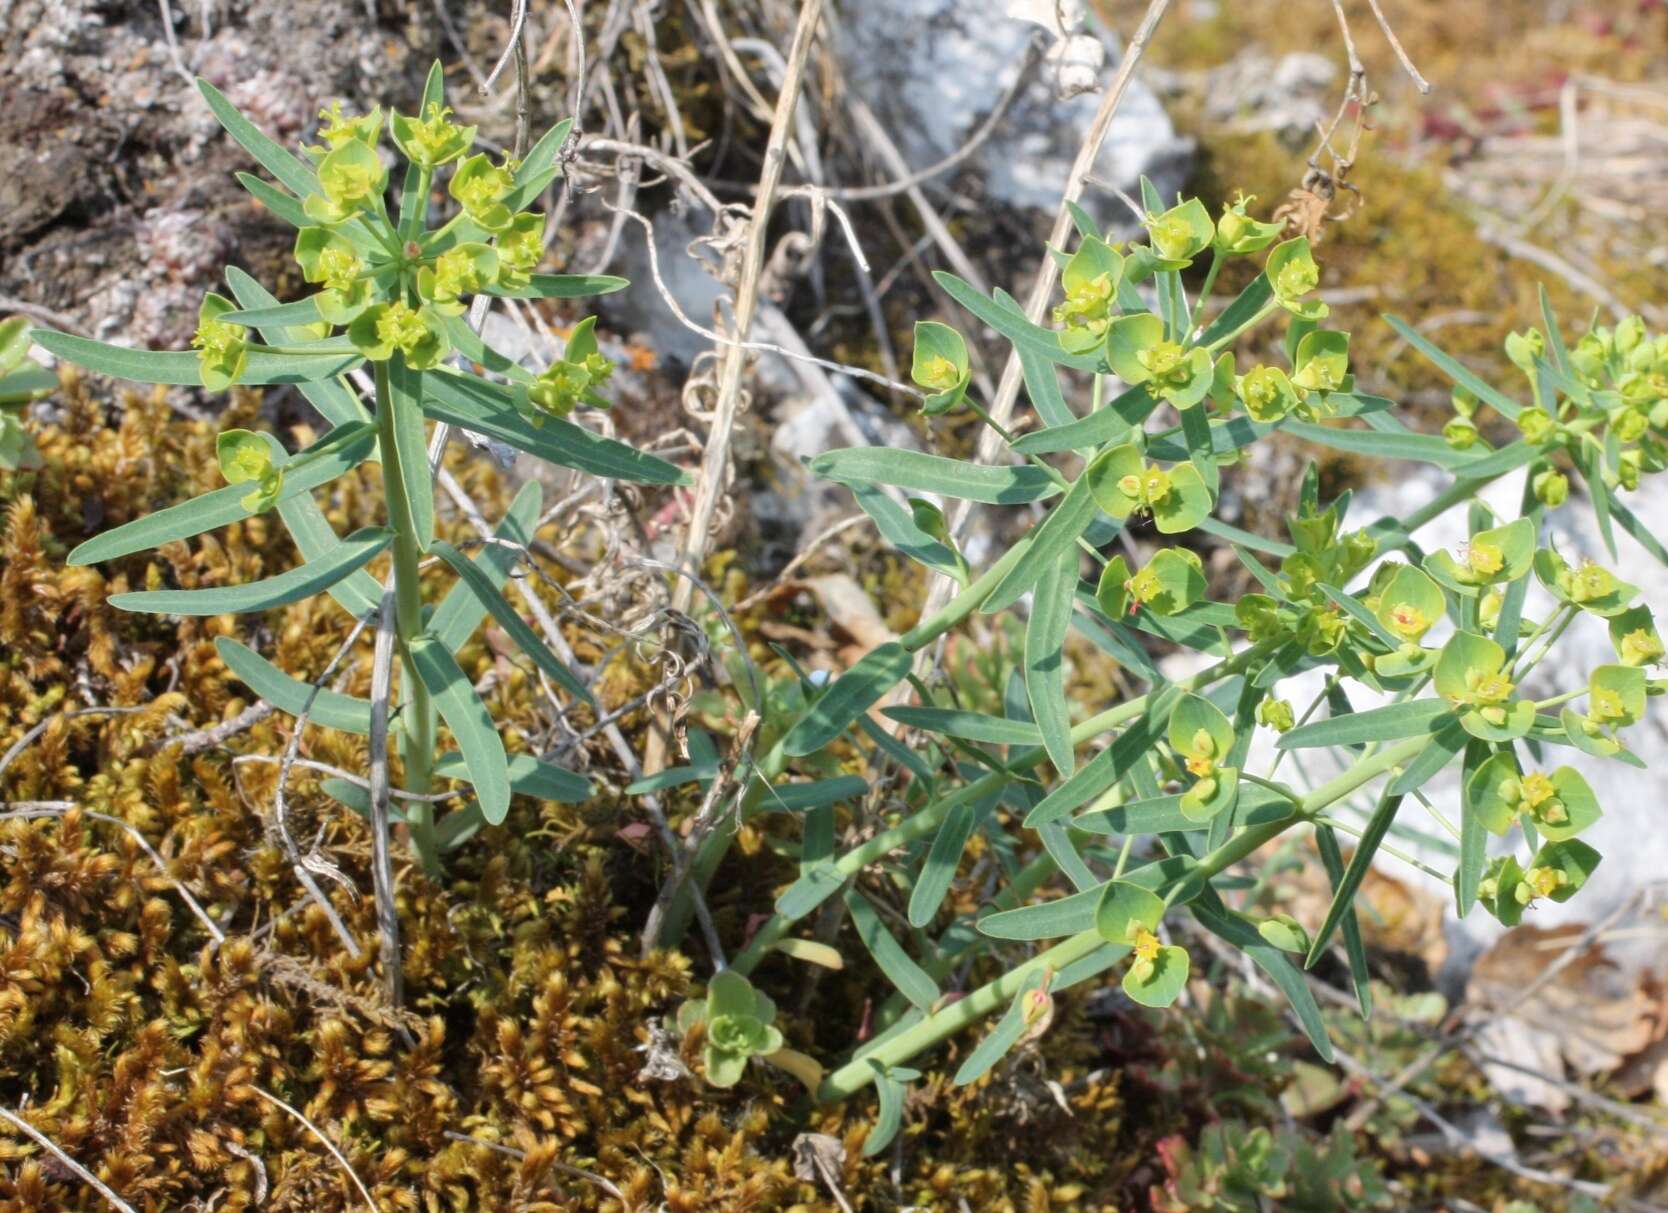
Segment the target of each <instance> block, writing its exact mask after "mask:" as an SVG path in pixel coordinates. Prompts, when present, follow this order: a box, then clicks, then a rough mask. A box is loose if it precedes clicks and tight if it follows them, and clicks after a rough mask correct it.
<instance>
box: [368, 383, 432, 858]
mask: <svg viewBox="0 0 1668 1213" xmlns="http://www.w3.org/2000/svg"><path fill="white" fill-rule="evenodd" d="M374 366H375V367H376V424H377V438H378V446H379V448H380V450H379V452H378V454H379V457H380V458H381V460H382V487H383V493H384V495H385V497H386V500H387V508H388V522H389V525H390V526H391V527H393V529H394V625H395V630H396V632H397V633H398V640H399V651H400V697H401V700H402V703H403V708H402V710H401V713H400V719H401V724H402V729H403V732H404V737H405V744H404V745H403V746H402V747H401V756H402V757H403V758H404V760H405V790H406V791H408V792H417V793H425V792H428V791H429V790H430V789H431V788H432V786H433V783H434V749H435V710H434V703H433V701H432V700H431V699H430V697H429V691H428V688H427V687H426V686H424V685H423V681H422V679H420V678H419V677H418V676H417V669H416V666H415V665H414V664H413V663H412V660H411V652H410V644H411V642H412V641H413V640H415V639H416V638H417V637H418V636H420V635H422V632H423V590H422V585H421V583H420V581H419V568H420V565H421V563H422V551H421V549H420V548H419V546H418V543H417V529H416V526H415V524H414V523H413V521H412V517H411V503H410V501H409V500H408V499H407V497H406V492H405V478H404V476H403V475H402V474H401V469H400V448H399V444H398V443H397V442H396V441H395V438H394V431H395V418H394V409H395V408H396V407H397V406H396V404H395V402H394V395H393V392H392V391H390V390H389V384H388V363H386V362H378V363H375V364H374ZM405 813H406V820H407V821H408V822H409V823H410V826H411V845H412V848H413V849H414V850H415V851H416V852H417V858H418V860H419V861H420V862H421V863H422V865H423V870H424V871H426V872H429V873H431V874H432V873H435V872H438V871H439V870H440V853H439V848H438V846H437V845H436V841H435V833H434V805H433V804H432V803H430V802H428V801H422V800H412V801H407V802H406V809H405Z"/></svg>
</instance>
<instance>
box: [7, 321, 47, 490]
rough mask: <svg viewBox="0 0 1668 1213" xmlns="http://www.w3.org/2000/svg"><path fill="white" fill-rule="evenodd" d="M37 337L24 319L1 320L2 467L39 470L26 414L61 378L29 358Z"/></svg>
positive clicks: (36, 453) (38, 462)
mask: <svg viewBox="0 0 1668 1213" xmlns="http://www.w3.org/2000/svg"><path fill="white" fill-rule="evenodd" d="M32 342H33V337H32V336H31V334H30V331H29V322H28V321H27V320H25V319H24V318H23V317H22V316H11V317H8V318H7V319H5V320H0V468H5V469H6V470H8V471H15V470H16V469H18V468H37V467H39V466H40V464H41V456H40V452H39V451H37V450H36V449H35V441H34V439H33V438H31V437H30V436H29V432H28V431H27V430H25V429H24V428H23V411H24V409H26V408H27V407H28V406H29V403H30V401H33V400H39V399H40V398H41V397H42V396H45V395H47V394H49V393H50V392H52V390H53V389H55V388H56V387H57V386H58V376H56V375H54V374H53V373H52V372H51V371H49V370H47V369H46V368H45V367H44V366H42V365H41V364H40V363H38V362H36V361H35V360H34V359H33V358H31V357H29V346H30V344H31V343H32Z"/></svg>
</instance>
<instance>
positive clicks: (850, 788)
mask: <svg viewBox="0 0 1668 1213" xmlns="http://www.w3.org/2000/svg"><path fill="white" fill-rule="evenodd" d="M868 790H869V781H868V780H866V779H864V778H863V777H862V776H861V775H836V776H834V778H832V779H813V780H810V781H808V782H805V783H778V784H771V785H769V786H767V787H766V788H765V793H764V799H763V800H762V801H760V804H759V807H760V808H762V809H776V810H779V811H781V812H784V813H804V812H808V811H810V810H812V809H821V808H826V807H828V806H829V805H833V804H839V803H840V802H841V801H844V800H856V799H857V798H858V797H859V796H863V795H865V794H867V793H868Z"/></svg>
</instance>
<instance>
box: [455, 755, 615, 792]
mask: <svg viewBox="0 0 1668 1213" xmlns="http://www.w3.org/2000/svg"><path fill="white" fill-rule="evenodd" d="M507 769H508V771H509V777H510V787H511V788H513V789H514V790H515V791H517V792H520V793H521V794H522V795H523V796H532V797H534V798H536V799H538V800H557V801H561V802H562V803H564V804H579V803H580V802H581V801H585V800H589V799H590V798H591V790H592V789H591V781H590V780H589V779H587V778H585V776H583V775H580V774H578V773H576V772H574V771H570V770H568V769H566V768H565V767H559V766H557V765H555V764H554V763H550V762H545V761H544V760H543V759H542V758H535V757H533V755H531V754H512V755H511V756H510V760H509V766H508V768H507ZM468 770H469V764H468V762H467V760H466V759H465V758H464V756H463V755H462V754H443V755H441V757H440V758H439V760H438V761H436V763H435V764H434V773H435V774H436V775H438V776H439V777H440V778H442V779H465V778H469V776H468Z"/></svg>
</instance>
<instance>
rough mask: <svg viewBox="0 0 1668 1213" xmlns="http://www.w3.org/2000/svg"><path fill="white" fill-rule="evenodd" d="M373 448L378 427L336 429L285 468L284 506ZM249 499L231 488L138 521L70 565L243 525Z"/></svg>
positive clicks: (93, 544)
mask: <svg viewBox="0 0 1668 1213" xmlns="http://www.w3.org/2000/svg"><path fill="white" fill-rule="evenodd" d="M375 447H376V429H375V427H374V426H371V425H370V424H368V423H361V424H356V425H348V426H337V427H336V428H335V429H334V430H332V431H330V433H328V434H326V435H325V436H324V437H323V438H322V439H320V440H319V441H318V442H316V443H314V444H313V445H312V446H310V447H308V448H307V449H306V450H305V451H302V452H301V453H300V454H299V455H297V456H295V457H294V458H293V459H291V460H290V461H289V462H288V463H287V464H286V465H285V467H284V486H283V492H282V494H281V496H280V498H279V502H280V504H282V502H283V501H285V500H287V499H288V498H291V497H294V496H297V495H299V494H302V493H306V492H308V491H309V490H311V489H315V488H317V487H318V486H319V485H321V484H328V483H329V482H330V481H332V480H334V479H336V477H338V476H340V475H341V474H342V473H343V472H346V471H348V470H349V469H351V468H354V467H357V466H358V465H359V464H361V463H363V462H364V461H365V459H366V457H367V456H369V455H370V454H371V452H372V451H373V450H374V449H375ZM248 494H249V490H248V489H247V488H245V487H244V486H242V485H236V484H229V485H227V486H226V487H225V488H221V489H214V490H212V491H210V492H207V493H204V494H202V495H201V496H199V497H193V498H192V499H191V500H190V501H185V502H181V503H180V504H179V505H174V506H169V507H168V508H167V509H165V510H158V511H157V512H156V513H154V514H147V515H145V516H144V517H143V518H136V519H134V520H133V521H132V522H129V523H126V524H124V525H122V526H119V527H116V528H115V529H114V530H110V531H105V532H104V533H103V534H102V535H95V536H94V537H93V538H91V539H89V540H87V541H86V542H85V543H83V544H81V545H80V546H79V547H77V548H76V549H75V550H74V551H72V552H71V553H70V554H69V557H68V562H69V563H70V564H72V565H87V564H97V563H98V562H100V561H103V560H114V559H116V558H117V557H119V556H128V555H131V554H132V553H134V552H142V551H144V550H145V549H147V548H154V547H157V546H159V545H161V544H164V543H171V542H173V541H174V540H176V539H189V538H190V537H191V536H193V535H201V534H202V533H203V532H204V531H212V530H214V528H216V527H220V526H225V525H226V524H227V523H231V522H239V521H241V520H243V519H245V518H248V517H250V516H251V513H250V511H249V510H248V509H247V508H245V506H244V504H243V499H244V498H245V497H246V496H248Z"/></svg>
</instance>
